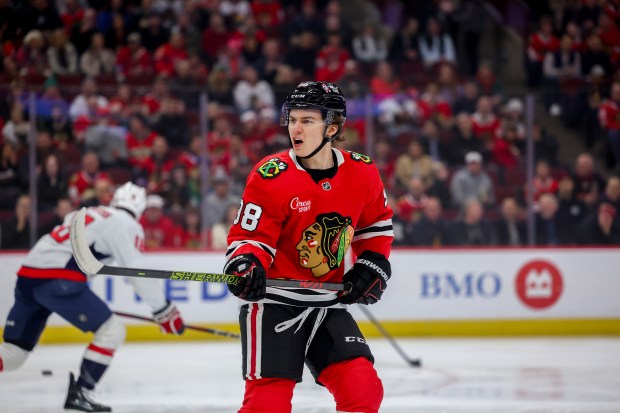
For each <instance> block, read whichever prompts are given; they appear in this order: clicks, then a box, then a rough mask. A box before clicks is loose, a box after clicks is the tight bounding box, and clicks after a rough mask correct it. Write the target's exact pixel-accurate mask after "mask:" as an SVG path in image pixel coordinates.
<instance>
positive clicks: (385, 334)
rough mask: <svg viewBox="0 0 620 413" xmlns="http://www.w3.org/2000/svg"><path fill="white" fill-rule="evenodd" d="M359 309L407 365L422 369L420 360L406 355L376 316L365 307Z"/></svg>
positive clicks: (361, 306)
mask: <svg viewBox="0 0 620 413" xmlns="http://www.w3.org/2000/svg"><path fill="white" fill-rule="evenodd" d="M359 308H360V310H362V312H363V313H364V314H365V315H366V317H368V319H369V320H370V322H371V323H372V324H373V325H374V326H375V327H376V328H377V330H379V332H380V333H381V334H382V335H383V337H385V338H386V339H387V341H388V342H389V343H390V344H391V345H392V347H393V348H394V350H396V352H397V353H398V355H399V356H400V357H401V358H402V359H403V360H405V361H406V362H407V364H409V365H411V366H414V367H420V366H421V365H422V362H421V361H420V359H412V358H411V357H409V356H408V355H407V353H405V350H403V349H402V347H401V346H400V345H399V344H398V343H397V342H396V340H394V337H392V335H391V334H390V333H388V332H387V330H386V329H385V328H384V327H383V326H382V325H381V323H380V322H379V320H377V319H376V318H375V316H374V315H373V314H372V313H371V312H370V310H369V309H368V308H366V307H364V306H363V305H360V306H359Z"/></svg>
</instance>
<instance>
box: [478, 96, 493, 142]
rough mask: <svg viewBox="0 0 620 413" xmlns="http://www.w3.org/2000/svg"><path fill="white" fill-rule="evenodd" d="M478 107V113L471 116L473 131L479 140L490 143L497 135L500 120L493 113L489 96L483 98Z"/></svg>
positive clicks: (479, 100)
mask: <svg viewBox="0 0 620 413" xmlns="http://www.w3.org/2000/svg"><path fill="white" fill-rule="evenodd" d="M476 107H477V109H476V112H475V113H474V114H473V115H471V123H472V130H473V132H474V135H475V136H476V137H477V138H479V139H483V140H485V141H486V142H489V141H490V140H492V139H493V138H494V137H495V136H496V135H497V131H498V128H499V126H500V121H499V118H498V117H497V116H496V115H495V113H493V105H492V103H491V100H490V99H489V98H488V97H487V96H481V97H480V99H478V105H477V106H476Z"/></svg>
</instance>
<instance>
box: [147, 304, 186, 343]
mask: <svg viewBox="0 0 620 413" xmlns="http://www.w3.org/2000/svg"><path fill="white" fill-rule="evenodd" d="M153 319H154V320H155V321H156V322H157V324H159V328H160V329H161V331H162V333H166V334H175V335H179V334H183V332H184V331H185V324H184V323H183V319H182V318H181V313H180V312H179V310H178V309H177V306H176V305H174V303H173V302H171V301H168V303H167V304H166V306H165V307H164V308H162V309H161V310H158V311H155V312H154V313H153Z"/></svg>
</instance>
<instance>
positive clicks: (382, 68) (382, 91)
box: [370, 62, 401, 96]
mask: <svg viewBox="0 0 620 413" xmlns="http://www.w3.org/2000/svg"><path fill="white" fill-rule="evenodd" d="M400 87H401V82H400V80H399V79H397V78H396V76H395V75H394V71H393V70H392V65H391V64H390V63H388V62H379V63H378V64H377V73H376V74H375V75H374V76H373V77H372V79H370V91H371V92H372V93H373V94H375V95H384V96H385V95H393V94H395V93H397V92H398V91H399V90H400Z"/></svg>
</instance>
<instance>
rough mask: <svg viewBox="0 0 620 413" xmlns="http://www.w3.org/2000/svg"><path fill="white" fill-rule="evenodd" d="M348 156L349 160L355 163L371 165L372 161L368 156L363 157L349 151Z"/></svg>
mask: <svg viewBox="0 0 620 413" xmlns="http://www.w3.org/2000/svg"><path fill="white" fill-rule="evenodd" d="M349 154H350V155H351V159H353V160H354V161H356V162H364V163H366V164H371V163H372V159H370V156H368V155H364V154H361V153H357V152H353V151H349Z"/></svg>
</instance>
